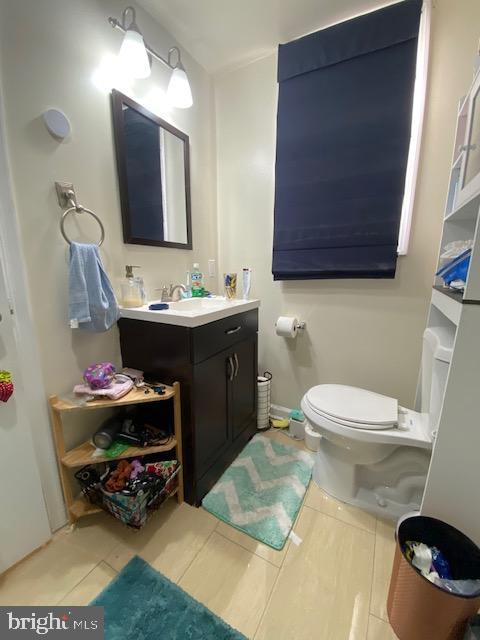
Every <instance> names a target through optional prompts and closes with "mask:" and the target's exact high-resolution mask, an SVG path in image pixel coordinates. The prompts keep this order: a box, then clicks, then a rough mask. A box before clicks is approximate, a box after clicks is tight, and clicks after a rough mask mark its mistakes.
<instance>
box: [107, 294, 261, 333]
mask: <svg viewBox="0 0 480 640" xmlns="http://www.w3.org/2000/svg"><path fill="white" fill-rule="evenodd" d="M159 302H160V300H151V301H150V302H149V303H148V304H146V305H144V306H143V307H135V308H125V307H120V317H121V318H130V319H131V320H144V321H146V322H160V323H162V324H174V325H177V326H179V327H200V326H202V325H204V324H208V323H209V322H215V320H221V319H222V318H228V317H229V316H233V315H235V314H237V313H243V312H244V311H250V310H251V309H258V307H259V306H260V300H227V299H226V298H222V297H220V296H212V297H211V298H186V299H185V300H179V301H178V302H168V303H167V304H168V305H169V308H168V309H165V310H164V311H150V309H149V308H148V306H149V305H150V304H155V303H159Z"/></svg>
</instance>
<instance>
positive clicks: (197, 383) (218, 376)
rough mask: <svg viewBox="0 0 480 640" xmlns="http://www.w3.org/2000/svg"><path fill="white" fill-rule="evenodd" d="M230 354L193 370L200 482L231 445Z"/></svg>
mask: <svg viewBox="0 0 480 640" xmlns="http://www.w3.org/2000/svg"><path fill="white" fill-rule="evenodd" d="M230 355H231V353H230V352H227V351H223V352H222V353H219V354H217V355H216V356H213V357H212V358H209V359H208V360H204V361H203V362H201V363H199V364H197V365H195V367H194V374H193V376H194V381H193V389H194V411H193V414H194V416H195V417H194V420H195V444H194V447H195V477H196V478H197V479H198V478H200V477H201V476H202V475H203V474H204V473H205V471H207V469H208V468H209V467H210V466H211V465H212V464H213V463H214V462H215V461H216V460H217V458H219V457H220V456H221V455H222V453H223V452H224V451H225V449H227V448H228V445H229V444H230V442H231V434H230V427H229V420H228V396H229V393H230V387H229V379H230V377H232V376H233V369H232V365H231V362H232V361H231V360H230V359H229V356H230Z"/></svg>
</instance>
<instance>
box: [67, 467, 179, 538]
mask: <svg viewBox="0 0 480 640" xmlns="http://www.w3.org/2000/svg"><path fill="white" fill-rule="evenodd" d="M180 469H181V465H180V464H179V462H178V461H177V460H167V461H159V462H146V463H145V465H143V464H142V462H141V461H140V460H139V459H134V460H130V461H129V460H119V461H118V463H116V465H108V466H107V467H106V470H105V472H104V473H102V474H99V472H98V470H97V469H95V468H94V467H92V466H91V465H88V466H87V467H83V468H82V469H80V471H79V472H77V474H75V475H76V477H77V479H78V480H79V482H80V484H81V485H82V491H83V493H84V495H85V496H86V497H87V498H88V499H89V500H90V502H93V503H95V504H98V505H99V506H101V507H102V508H103V509H105V510H106V511H108V512H109V513H111V515H112V516H114V517H115V518H117V519H118V520H120V521H121V522H123V523H124V524H126V525H128V526H129V527H133V528H135V529H140V528H141V527H143V525H144V524H145V522H146V521H147V518H148V515H149V513H150V512H151V511H153V510H154V509H157V508H158V507H159V506H160V505H161V504H162V503H163V502H164V501H165V500H166V499H167V498H168V497H170V496H171V495H172V494H173V493H174V492H175V490H176V489H177V487H178V473H179V471H180Z"/></svg>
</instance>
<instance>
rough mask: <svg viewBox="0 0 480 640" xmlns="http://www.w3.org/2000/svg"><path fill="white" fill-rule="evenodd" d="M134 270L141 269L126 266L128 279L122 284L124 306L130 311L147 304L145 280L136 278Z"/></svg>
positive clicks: (134, 266) (135, 266) (130, 265)
mask: <svg viewBox="0 0 480 640" xmlns="http://www.w3.org/2000/svg"><path fill="white" fill-rule="evenodd" d="M134 269H140V267H139V266H137V265H133V264H127V265H125V278H126V279H125V280H124V281H123V282H122V284H121V290H122V306H123V307H126V308H129V309H131V308H132V307H142V306H143V305H144V304H145V302H146V295H145V287H144V284H143V278H140V277H139V276H134V275H133V270H134Z"/></svg>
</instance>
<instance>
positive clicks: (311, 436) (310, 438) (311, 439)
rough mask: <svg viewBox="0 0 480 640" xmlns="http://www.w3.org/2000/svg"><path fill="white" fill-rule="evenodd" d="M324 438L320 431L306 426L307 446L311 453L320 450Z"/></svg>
mask: <svg viewBox="0 0 480 640" xmlns="http://www.w3.org/2000/svg"><path fill="white" fill-rule="evenodd" d="M321 439H322V436H321V435H320V434H319V433H318V431H314V430H313V429H312V427H311V426H310V425H309V424H307V425H306V426H305V446H306V447H307V449H310V451H318V450H319V449H320V440H321Z"/></svg>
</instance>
